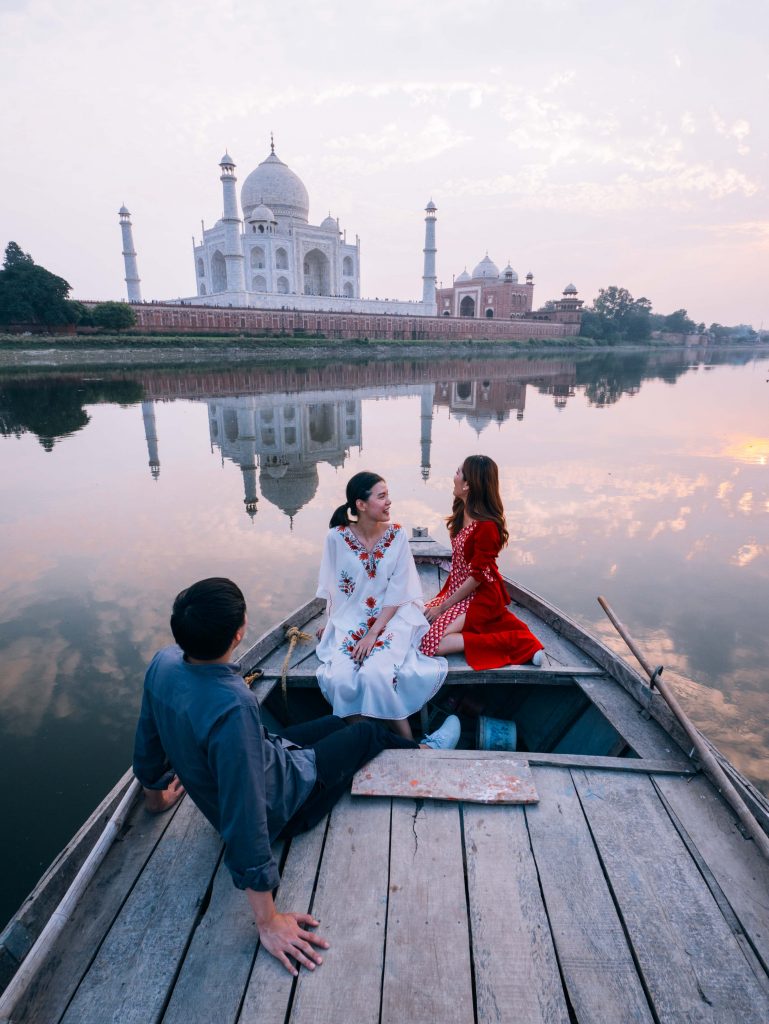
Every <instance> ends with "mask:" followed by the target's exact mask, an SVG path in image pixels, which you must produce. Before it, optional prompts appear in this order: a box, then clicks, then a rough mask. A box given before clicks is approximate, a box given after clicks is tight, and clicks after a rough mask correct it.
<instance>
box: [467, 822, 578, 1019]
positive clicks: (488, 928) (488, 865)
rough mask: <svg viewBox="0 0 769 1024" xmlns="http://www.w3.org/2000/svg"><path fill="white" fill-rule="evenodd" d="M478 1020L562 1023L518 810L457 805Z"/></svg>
mask: <svg viewBox="0 0 769 1024" xmlns="http://www.w3.org/2000/svg"><path fill="white" fill-rule="evenodd" d="M463 825H464V835H465V850H466V854H467V885H468V894H469V903H470V922H471V926H472V943H473V963H474V967H475V990H476V999H477V1017H478V1024H568V1021H569V1012H568V1009H567V1007H566V1000H565V998H564V995H563V989H562V987H561V980H560V976H559V974H558V964H557V962H556V958H555V950H554V949H553V940H552V937H551V935H550V928H549V925H548V921H547V914H546V913H545V908H544V905H543V903H542V895H541V892H540V888H539V881H538V879H537V871H536V868H535V866H534V858H533V856H532V853H531V847H530V845H529V835H528V831H527V829H526V821H525V818H524V815H523V811H522V810H520V809H516V810H513V809H508V808H501V807H471V806H464V807H463Z"/></svg>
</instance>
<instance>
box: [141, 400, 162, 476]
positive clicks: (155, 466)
mask: <svg viewBox="0 0 769 1024" xmlns="http://www.w3.org/2000/svg"><path fill="white" fill-rule="evenodd" d="M142 416H143V418H144V436H145V438H146V439H147V454H148V455H149V459H150V463H149V465H150V472H151V473H152V479H153V480H157V478H158V477H159V476H160V455H159V454H158V433H157V428H156V427H155V403H154V402H142Z"/></svg>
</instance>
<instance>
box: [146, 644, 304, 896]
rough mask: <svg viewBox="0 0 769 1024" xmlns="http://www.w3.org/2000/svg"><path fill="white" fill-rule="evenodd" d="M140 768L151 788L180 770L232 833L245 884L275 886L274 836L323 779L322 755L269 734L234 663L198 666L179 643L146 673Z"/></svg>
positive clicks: (207, 810) (231, 860)
mask: <svg viewBox="0 0 769 1024" xmlns="http://www.w3.org/2000/svg"><path fill="white" fill-rule="evenodd" d="M133 768H134V774H135V775H136V778H137V779H138V780H139V782H141V784H142V785H143V786H144V787H146V788H147V789H165V788H166V786H168V784H169V783H170V782H171V780H172V778H173V776H174V774H176V775H178V776H179V779H180V780H181V782H182V784H183V786H184V788H185V789H186V790H187V793H188V794H189V795H190V797H191V798H192V800H193V801H194V803H195V804H196V805H197V806H198V807H199V808H200V810H201V811H202V812H203V814H205V816H206V817H207V818H208V820H209V821H210V822H211V824H212V825H213V826H214V828H215V829H216V830H217V832H218V833H219V835H220V836H221V837H222V839H223V840H224V845H225V851H224V862H225V864H226V865H227V867H228V868H229V870H230V872H231V874H232V878H233V881H234V883H235V885H236V886H237V887H238V888H239V889H246V888H248V889H256V890H257V891H258V892H265V891H267V890H268V889H274V888H275V886H276V885H277V884H278V881H279V877H280V876H279V874H278V867H277V864H276V863H275V859H274V858H273V856H272V851H271V849H270V843H271V841H272V840H274V839H275V838H276V837H277V835H278V833H279V832H280V830H281V829H282V828H283V826H284V825H285V824H286V822H287V821H288V820H289V818H290V817H291V816H292V815H293V814H294V813H295V812H296V811H297V810H298V809H299V807H300V806H301V805H302V804H303V803H304V801H305V800H306V799H307V797H308V796H309V794H310V791H311V790H312V788H313V786H314V784H315V779H316V772H315V752H314V751H313V750H304V749H301V748H297V747H292V746H291V744H289V743H288V742H287V741H286V740H281V739H280V738H279V737H277V736H270V735H269V734H268V733H267V731H266V730H265V729H264V728H263V726H262V722H261V718H260V715H259V704H258V701H257V700H256V697H254V695H253V694H252V693H251V691H250V690H249V689H248V687H247V686H246V685H245V683H244V682H243V679H242V677H241V676H240V675H239V673H238V671H237V669H236V667H235V666H234V665H224V664H207V665H191V664H188V663H187V662H186V661H185V660H184V655H183V654H182V651H181V649H180V648H179V647H176V646H174V647H166V648H164V649H163V650H162V651H158V653H157V654H156V655H155V657H154V658H153V659H152V661H151V662H150V665H149V668H148V669H147V674H146V676H145V678H144V695H143V697H142V708H141V714H140V716H139V724H138V726H137V728H136V740H135V744H134V762H133Z"/></svg>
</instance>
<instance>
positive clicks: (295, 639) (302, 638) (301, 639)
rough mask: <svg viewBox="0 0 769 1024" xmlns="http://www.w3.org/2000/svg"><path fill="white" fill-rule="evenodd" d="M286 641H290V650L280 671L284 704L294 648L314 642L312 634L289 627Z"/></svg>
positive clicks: (296, 627) (295, 627)
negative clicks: (300, 644)
mask: <svg viewBox="0 0 769 1024" xmlns="http://www.w3.org/2000/svg"><path fill="white" fill-rule="evenodd" d="M286 640H288V650H287V651H286V656H285V658H284V659H283V667H282V668H281V670H280V691H281V693H282V694H283V701H284V703H285V701H286V700H287V684H286V677H287V675H288V663H289V662H290V661H291V655H292V654H293V653H294V648H295V647H296V645H297V644H298V643H303V644H306V643H307V641H308V640H312V635H311V634H310V633H303V632H302V631H301V629H300V628H299V627H298V626H289V627H288V629H287V630H286Z"/></svg>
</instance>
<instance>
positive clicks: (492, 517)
mask: <svg viewBox="0 0 769 1024" xmlns="http://www.w3.org/2000/svg"><path fill="white" fill-rule="evenodd" d="M462 476H463V477H464V478H465V483H466V484H467V486H468V488H469V489H468V492H467V497H466V498H465V499H464V500H463V499H462V498H454V504H453V505H452V507H451V515H450V516H447V517H446V523H447V525H448V528H449V534H450V536H451V537H456V535H457V534H458V533H459V531H460V530H461V529H462V520H463V519H464V515H465V509H467V514H468V515H469V516H471V517H472V518H473V519H479V520H481V522H492V523H496V524H497V529H498V530H499V543H500V547H504V546H505V545H506V544H507V541H508V538H509V534H508V532H507V524H506V523H505V510H504V508H503V507H502V498H501V496H500V493H499V470H498V469H497V464H496V462H495V461H494V460H493V459H490V458H489V457H488V455H468V456H467V458H466V459H465V461H464V462H463V463H462Z"/></svg>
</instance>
